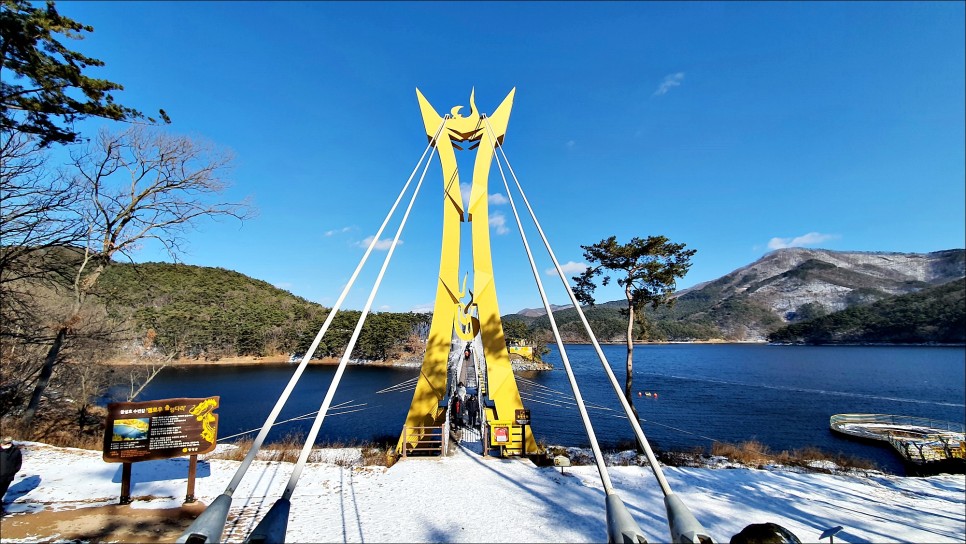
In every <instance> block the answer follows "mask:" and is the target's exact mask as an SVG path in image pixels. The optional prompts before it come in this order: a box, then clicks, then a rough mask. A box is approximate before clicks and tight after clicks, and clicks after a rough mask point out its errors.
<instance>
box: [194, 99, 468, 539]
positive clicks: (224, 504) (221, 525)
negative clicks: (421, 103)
mask: <svg viewBox="0 0 966 544" xmlns="http://www.w3.org/2000/svg"><path fill="white" fill-rule="evenodd" d="M448 118H449V115H446V116H444V117H443V119H442V121H440V124H439V127H438V128H437V129H436V136H435V137H436V138H438V137H439V134H440V133H441V132H442V131H443V127H444V126H445V125H446V119H448ZM434 141H435V138H434V140H430V142H429V143H428V144H427V145H426V149H424V150H423V154H422V155H421V156H420V157H419V161H417V162H416V166H415V167H413V171H412V173H410V174H409V178H408V179H407V180H406V183H405V185H403V188H402V189H401V190H400V191H399V195H398V196H397V197H396V201H395V202H393V205H392V207H391V208H390V209H389V213H387V214H386V218H385V219H384V220H383V222H382V225H380V226H379V230H378V231H376V234H375V235H374V236H373V238H372V241H371V242H370V243H369V247H368V248H366V252H365V254H364V255H363V256H362V259H361V260H360V261H359V264H358V265H357V266H356V269H355V271H353V273H352V277H350V278H349V282H348V283H347V284H346V286H345V287H344V288H343V289H342V293H341V294H340V295H339V298H338V300H337V301H336V303H335V305H333V306H332V308H331V309H330V310H329V315H328V316H326V318H325V322H324V323H323V324H322V328H320V329H319V332H318V334H316V336H315V339H314V340H313V341H312V345H311V346H310V347H309V350H308V351H306V352H305V355H304V356H303V357H302V361H301V362H300V363H299V366H298V368H296V369H295V372H294V373H293V374H292V377H291V379H289V382H288V384H287V385H286V386H285V389H284V390H283V391H282V393H281V395H279V398H278V400H277V401H276V403H275V406H274V407H273V408H272V411H271V413H269V415H268V418H267V419H266V420H265V424H264V425H263V426H262V429H261V430H260V431H259V433H258V435H257V436H256V437H255V440H254V441H253V442H252V446H251V448H250V449H249V450H248V454H247V455H245V459H244V460H242V462H241V464H240V465H239V466H238V469H237V470H236V471H235V475H234V476H233V477H232V479H231V481H230V482H229V483H228V486H227V487H226V488H225V491H224V492H223V493H222V494H221V495H219V496H218V497H217V498H215V500H214V501H212V503H211V504H209V505H208V507H207V508H205V510H204V511H203V512H202V513H201V515H199V516H198V517H197V518H196V519H195V521H193V522H192V523H191V525H189V526H188V528H187V529H185V530H184V532H183V533H181V536H179V537H178V539H177V540H176V542H178V543H186V542H189V541H190V542H207V541H220V540H221V534H222V533H223V532H224V529H225V523H226V522H227V520H228V510H229V508H230V507H231V501H232V494H233V493H234V492H235V490H236V489H237V488H238V485H239V484H240V483H241V480H242V478H243V477H244V476H245V473H246V472H247V471H248V468H249V467H250V466H251V464H252V461H254V459H255V456H256V455H258V451H259V449H261V447H262V444H263V443H264V441H265V437H266V436H268V433H269V431H270V430H271V428H272V427H273V426H274V424H275V420H276V419H278V415H279V413H281V411H282V407H283V406H284V405H285V403H286V402H287V401H288V398H289V396H290V395H291V394H292V391H293V390H294V389H295V385H296V384H297V383H298V381H299V379H300V378H301V377H302V374H303V373H304V372H305V368H306V366H308V363H309V360H310V359H311V358H312V355H314V354H315V350H316V349H318V347H319V343H321V341H322V337H323V336H324V335H325V333H326V331H328V328H329V326H330V325H331V324H332V320H333V319H335V315H336V313H338V311H339V308H341V306H342V303H343V302H344V301H345V298H346V296H347V295H348V293H349V290H350V289H351V288H352V285H353V284H354V283H355V281H356V278H358V276H359V272H360V271H361V270H362V268H363V266H364V265H365V263H366V261H367V260H368V259H369V255H371V254H372V250H373V249H374V248H375V247H376V244H377V243H378V242H379V237H380V236H382V232H383V231H384V230H385V228H386V225H388V224H389V220H390V219H391V218H392V216H393V214H394V213H395V211H396V208H397V207H398V206H399V203H400V202H401V201H402V198H403V196H404V195H405V194H406V192H407V191H408V190H409V185H410V184H411V183H412V181H413V178H414V177H415V176H416V172H418V171H419V166H420V164H422V162H423V159H425V158H426V154H427V153H430V150H432V152H433V153H435V147H434V146H433V142H434ZM429 162H430V161H427V162H426V164H427V166H428V165H429ZM423 175H425V168H424V169H423ZM420 181H422V180H420Z"/></svg>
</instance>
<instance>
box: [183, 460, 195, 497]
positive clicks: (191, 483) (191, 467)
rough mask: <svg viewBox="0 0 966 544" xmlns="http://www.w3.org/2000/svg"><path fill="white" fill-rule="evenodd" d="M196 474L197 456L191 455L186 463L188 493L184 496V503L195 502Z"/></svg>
mask: <svg viewBox="0 0 966 544" xmlns="http://www.w3.org/2000/svg"><path fill="white" fill-rule="evenodd" d="M197 473H198V455H197V454H196V455H192V456H190V457H189V461H188V492H187V493H186V494H185V498H184V502H185V503H186V504H187V503H189V502H195V475H196V474H197Z"/></svg>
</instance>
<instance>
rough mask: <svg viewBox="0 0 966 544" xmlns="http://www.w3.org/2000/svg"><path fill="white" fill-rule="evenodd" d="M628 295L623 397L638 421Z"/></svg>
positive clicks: (640, 450)
mask: <svg viewBox="0 0 966 544" xmlns="http://www.w3.org/2000/svg"><path fill="white" fill-rule="evenodd" d="M630 295H631V293H630V291H627V380H626V381H625V382H624V398H626V399H627V404H629V405H630V407H631V412H632V413H633V414H634V419H636V420H637V421H638V423H640V421H641V416H640V415H638V413H637V407H635V406H634V305H633V304H631V303H630V300H631V298H630ZM635 438H636V437H635ZM637 452H638V453H644V444H642V443H641V442H640V441H638V442H637Z"/></svg>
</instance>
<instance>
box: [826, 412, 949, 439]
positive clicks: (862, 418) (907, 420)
mask: <svg viewBox="0 0 966 544" xmlns="http://www.w3.org/2000/svg"><path fill="white" fill-rule="evenodd" d="M850 423H851V424H860V423H862V424H873V425H876V424H878V425H897V426H900V425H901V426H910V427H923V428H928V429H935V430H940V431H950V432H954V433H962V432H966V425H963V424H962V423H955V422H952V421H941V420H938V419H926V418H923V417H912V416H896V415H891V414H835V415H834V416H832V417H831V418H829V424H830V425H831V427H832V428H833V429H835V430H837V431H841V432H848V431H846V430H843V429H841V428H840V427H841V426H842V425H847V424H850ZM850 434H851V433H850ZM882 440H885V438H884V437H883V438H882Z"/></svg>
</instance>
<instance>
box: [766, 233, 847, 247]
mask: <svg viewBox="0 0 966 544" xmlns="http://www.w3.org/2000/svg"><path fill="white" fill-rule="evenodd" d="M838 237H839V235H837V234H822V233H819V232H810V233H808V234H803V235H801V236H796V237H795V238H777V237H776V238H772V239H771V240H768V249H782V248H785V247H803V246H814V245H816V244H821V243H822V242H825V241H828V240H835V239H836V238H838Z"/></svg>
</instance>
